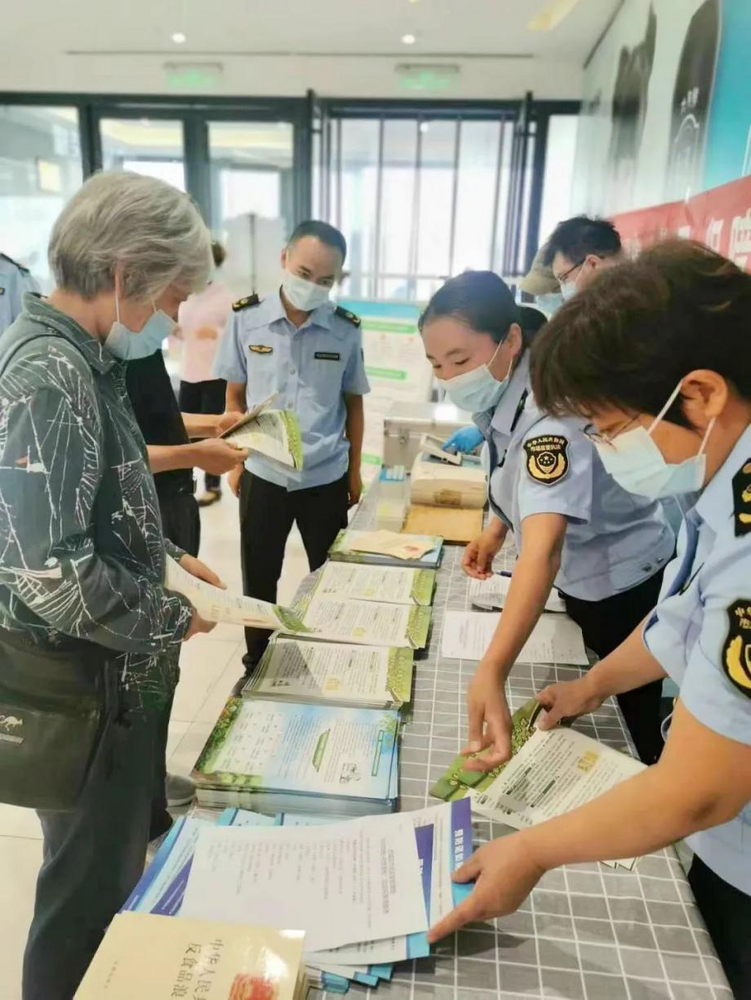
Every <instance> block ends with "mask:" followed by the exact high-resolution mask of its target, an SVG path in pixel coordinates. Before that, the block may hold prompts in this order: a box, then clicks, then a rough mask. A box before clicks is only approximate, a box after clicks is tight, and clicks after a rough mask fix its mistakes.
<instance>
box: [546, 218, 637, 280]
mask: <svg viewBox="0 0 751 1000" xmlns="http://www.w3.org/2000/svg"><path fill="white" fill-rule="evenodd" d="M620 250H621V238H620V236H619V235H618V230H617V229H616V228H615V226H614V225H613V223H612V222H609V221H608V220H607V219H590V217H589V216H588V215H575V216H574V218H573V219H565V220H564V221H563V222H559V223H558V225H557V226H556V227H555V229H554V230H553V232H552V233H551V234H550V239H549V240H548V241H547V243H546V244H545V252H544V254H543V258H542V262H543V264H545V266H546V267H550V266H551V264H552V263H553V258H554V257H555V255H556V254H557V253H562V254H563V256H564V257H568V259H569V260H570V261H572V262H574V261H575V262H576V263H578V262H579V261H582V260H584V258H585V257H586V256H587V255H588V254H591V253H593V254H595V255H596V256H597V257H613V256H614V255H615V254H617V253H620Z"/></svg>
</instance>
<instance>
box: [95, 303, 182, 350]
mask: <svg viewBox="0 0 751 1000" xmlns="http://www.w3.org/2000/svg"><path fill="white" fill-rule="evenodd" d="M152 309H153V310H154V313H153V315H152V316H150V317H149V318H148V319H147V320H146V323H145V324H144V326H143V328H142V329H141V330H140V332H138V333H134V331H133V330H129V329H128V327H127V326H123V324H122V323H121V322H120V302H119V299H118V298H117V297H115V310H116V313H117V319H116V320H115V322H114V323H113V324H112V328H111V329H110V332H109V333H108V334H107V339H106V340H105V342H104V346H105V347H106V348H107V350H108V351H111V353H112V354H114V355H115V357H116V358H120V359H121V360H122V361H137V360H138V359H139V358H150V357H151V355H152V354H153V353H154V352H155V351H158V350H159V348H160V347H161V346H162V343H163V341H164V340H166V338H167V337H169V335H170V334H171V333H174V332H175V329H176V328H177V323H176V322H175V321H174V320H173V319H170V318H169V316H168V315H167V313H165V312H162V311H161V309H157V308H156V307H155V306H154V305H153V304H152Z"/></svg>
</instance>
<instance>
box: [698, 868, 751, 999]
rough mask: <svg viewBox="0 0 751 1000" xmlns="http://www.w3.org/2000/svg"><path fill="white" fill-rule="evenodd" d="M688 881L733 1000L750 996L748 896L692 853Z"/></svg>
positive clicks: (750, 903) (750, 902)
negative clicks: (726, 978) (692, 858)
mask: <svg viewBox="0 0 751 1000" xmlns="http://www.w3.org/2000/svg"><path fill="white" fill-rule="evenodd" d="M688 881H689V883H690V885H691V889H692V890H693V893H694V896H695V897H696V903H697V905H698V907H699V909H700V910H701V915H702V916H703V917H704V923H705V924H706V925H707V930H708V931H709V934H710V936H711V938H712V941H713V943H714V946H715V948H716V949H717V954H718V956H719V958H720V961H721V962H722V966H723V968H724V970H725V975H726V976H727V977H728V981H729V983H730V988H731V989H732V991H733V996H734V997H735V998H736V1000H749V997H751V946H750V945H749V942H750V941H751V896H747V895H746V893H745V892H741V890H740V889H736V887H735V886H734V885H730V883H729V882H726V881H725V880H724V879H721V878H720V876H719V875H716V874H715V873H714V872H713V871H712V869H711V868H708V867H707V866H706V865H705V864H704V862H703V861H702V860H701V858H698V857H696V856H695V857H694V860H693V862H692V863H691V870H690V872H689V873H688Z"/></svg>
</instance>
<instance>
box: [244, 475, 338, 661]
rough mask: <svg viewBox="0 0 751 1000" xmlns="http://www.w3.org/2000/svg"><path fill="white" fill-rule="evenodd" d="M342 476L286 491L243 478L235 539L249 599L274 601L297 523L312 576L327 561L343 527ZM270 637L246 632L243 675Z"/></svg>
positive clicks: (262, 632) (259, 631) (250, 630)
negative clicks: (290, 539) (237, 539)
mask: <svg viewBox="0 0 751 1000" xmlns="http://www.w3.org/2000/svg"><path fill="white" fill-rule="evenodd" d="M347 508H348V488H347V476H346V475H345V476H343V477H342V478H341V479H337V480H336V481H335V482H333V483H327V484H326V485H324V486H312V487H309V488H307V489H302V490H287V489H285V488H284V487H283V486H277V485H276V484H275V483H269V482H267V481H266V480H265V479H261V478H260V477H259V476H256V475H254V474H253V473H251V472H248V471H247V469H246V470H245V471H244V472H243V475H242V479H241V480H240V537H241V544H242V572H243V589H244V591H245V594H246V595H247V596H248V597H255V598H258V599H259V600H262V601H271V602H272V603H273V602H275V601H276V588H277V584H278V582H279V577H280V576H281V573H282V562H283V561H284V547H285V545H286V543H287V538H288V536H289V533H290V531H291V530H292V525H293V524H294V523H295V522H297V526H298V528H299V529H300V534H301V535H302V540H303V545H304V546H305V552H306V553H307V556H308V563H309V565H310V569H311V571H313V570H316V569H318V568H319V567H320V566H322V565H323V564H324V562H325V561H326V556H327V554H328V551H329V549H330V548H331V544H332V542H333V541H334V539H335V538H336V536H337V534H338V532H339V531H340V530H341V529H342V528H346V526H347ZM268 639H269V633H268V632H267V631H266V630H263V629H255V628H246V629H245V641H246V645H247V649H248V652H247V655H246V657H245V661H244V662H245V668H246V670H248V671H250V670H252V669H253V668H254V667H255V665H256V664H257V663H258V660H259V659H260V657H261V655H262V654H263V651H264V649H265V648H266V645H267V643H268Z"/></svg>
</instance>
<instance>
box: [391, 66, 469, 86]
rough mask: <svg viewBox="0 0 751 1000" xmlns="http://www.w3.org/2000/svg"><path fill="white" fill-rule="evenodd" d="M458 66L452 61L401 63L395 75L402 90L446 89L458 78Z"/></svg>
mask: <svg viewBox="0 0 751 1000" xmlns="http://www.w3.org/2000/svg"><path fill="white" fill-rule="evenodd" d="M459 72H460V68H459V66H456V65H454V64H452V63H446V64H440V65H439V64H435V65H431V64H429V63H414V64H409V63H402V64H401V65H399V66H397V67H396V75H397V79H398V81H399V86H400V87H401V89H402V90H411V91H422V92H430V91H436V90H448V89H449V88H450V87H452V86H453V85H454V84H455V83H456V82H457V80H458V78H459Z"/></svg>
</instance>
